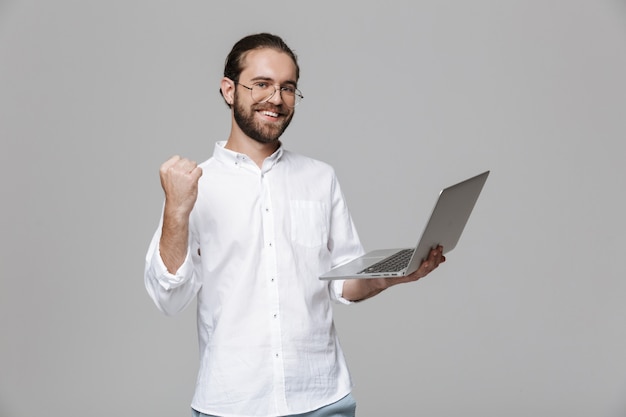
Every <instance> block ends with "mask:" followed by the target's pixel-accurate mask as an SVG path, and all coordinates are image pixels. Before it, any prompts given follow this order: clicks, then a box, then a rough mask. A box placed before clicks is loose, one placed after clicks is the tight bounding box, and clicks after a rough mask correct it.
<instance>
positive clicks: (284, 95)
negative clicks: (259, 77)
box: [251, 83, 302, 107]
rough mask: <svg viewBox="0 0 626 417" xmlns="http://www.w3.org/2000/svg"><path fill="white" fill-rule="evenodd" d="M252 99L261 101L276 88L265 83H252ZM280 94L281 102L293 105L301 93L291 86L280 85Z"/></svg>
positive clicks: (269, 95) (265, 99)
mask: <svg viewBox="0 0 626 417" xmlns="http://www.w3.org/2000/svg"><path fill="white" fill-rule="evenodd" d="M251 92H252V100H254V101H255V102H257V103H263V102H265V101H267V100H269V99H270V98H271V97H273V96H274V94H276V88H275V87H274V86H273V85H269V84H266V83H258V84H253V85H252V91H251ZM280 96H281V99H282V100H283V102H284V103H285V104H286V105H287V106H289V107H295V106H296V105H297V104H298V103H299V102H300V100H301V98H302V94H301V93H300V91H299V90H297V89H294V88H292V87H281V89H280Z"/></svg>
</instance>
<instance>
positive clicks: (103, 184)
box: [0, 0, 626, 417]
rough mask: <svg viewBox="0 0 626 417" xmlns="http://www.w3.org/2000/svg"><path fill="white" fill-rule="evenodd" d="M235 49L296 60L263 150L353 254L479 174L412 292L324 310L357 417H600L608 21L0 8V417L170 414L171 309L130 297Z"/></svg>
mask: <svg viewBox="0 0 626 417" xmlns="http://www.w3.org/2000/svg"><path fill="white" fill-rule="evenodd" d="M257 31H271V32H275V33H277V34H280V35H281V36H283V37H284V38H285V40H286V41H287V42H288V43H289V44H290V45H291V46H292V47H293V48H294V49H295V50H296V52H297V53H298V54H299V56H300V60H301V66H302V78H301V89H302V91H303V92H304V95H305V100H304V102H303V104H302V105H301V107H298V109H297V116H296V118H295V120H294V123H293V124H292V126H291V127H290V128H289V129H288V131H287V133H286V134H285V136H284V143H285V145H286V146H287V147H288V148H290V149H292V150H295V151H299V152H302V153H306V154H308V155H311V156H313V157H316V158H319V159H322V160H325V161H327V162H329V163H331V164H333V165H334V166H335V167H336V169H337V172H338V175H339V178H340V180H341V182H342V186H343V188H344V190H345V193H346V197H347V199H348V203H349V205H350V207H351V211H352V213H353V216H354V219H355V222H356V223H357V227H358V229H359V232H360V235H361V237H362V240H363V243H364V245H365V246H366V248H368V249H374V248H375V247H377V246H387V245H393V246H397V245H400V246H405V245H408V246H410V245H412V244H414V243H415V238H416V236H417V235H418V234H419V232H421V229H422V227H423V225H424V222H425V218H426V217H427V215H428V213H429V212H430V210H431V208H432V205H433V204H434V201H435V197H436V194H437V192H438V191H439V190H440V188H442V187H443V186H446V185H448V184H450V183H452V182H456V181H458V180H461V179H464V178H465V177H467V176H470V175H473V174H476V173H478V172H480V171H482V170H484V169H491V170H492V174H491V176H490V178H489V181H488V182H487V185H486V186H485V189H484V191H483V194H482V196H481V198H480V200H479V202H478V204H477V206H476V209H475V211H474V213H473V216H472V218H471V219H470V222H469V224H468V226H467V228H466V231H465V234H464V235H463V237H462V239H461V242H460V243H459V245H458V246H457V248H456V249H455V250H454V251H453V252H451V253H450V254H449V256H448V262H446V263H445V264H444V265H442V266H441V268H440V269H438V270H437V271H436V273H434V274H433V275H431V276H429V277H427V278H426V279H424V280H422V281H420V282H418V283H415V284H414V285H410V286H404V287H397V288H393V289H391V290H389V291H388V292H385V293H383V294H381V295H380V296H378V297H377V298H375V299H372V300H369V301H367V302H365V303H362V304H358V305H355V306H351V307H344V306H337V308H336V309H335V314H336V322H337V326H338V328H339V331H340V334H341V340H342V343H343V345H344V348H345V350H346V354H347V356H348V362H349V365H350V366H351V369H352V371H353V374H354V379H355V381H356V389H355V393H354V394H355V396H356V397H357V400H358V401H359V411H360V412H359V415H360V416H361V417H369V416H401V415H423V416H431V417H434V416H441V417H449V416H467V415H481V416H502V415H506V416H531V415H532V416H564V415H567V416H581V417H582V416H611V417H612V416H624V415H626V354H625V353H624V352H626V325H625V319H626V303H625V302H624V300H625V299H626V297H625V296H626V279H625V278H626V267H625V266H624V258H623V253H624V252H625V249H626V245H625V243H624V238H623V235H624V232H626V222H625V220H624V213H625V212H626V202H625V199H624V189H625V188H626V180H625V178H626V168H625V167H624V162H625V158H624V155H625V154H626V153H625V147H626V146H625V145H624V140H625V139H626V121H625V120H626V117H624V113H625V110H626V81H625V74H626V3H625V2H624V1H623V0H619V1H618V0H598V1H582V0H569V1H568V0H530V1H528V0H526V1H522V0H510V1H496V0H492V1H488V0H478V1H474V2H466V1H452V2H450V1H448V2H442V1H434V0H430V1H412V2H409V1H396V2H393V1H387V2H371V3H370V2H356V1H354V2H350V3H346V2H338V1H333V2H330V1H328V2H326V1H316V2H312V1H311V2H297V1H283V2H280V1H272V0H270V1H265V2H242V1H229V2H220V4H217V2H212V1H206V0H205V1H199V0H195V1H178V2H173V1H163V0H160V1H121V0H110V1H100V2H97V1H79V0H75V1H71V0H57V1H54V2H49V1H16V0H4V1H0V138H1V146H2V148H1V151H0V181H1V188H0V190H1V193H2V194H1V195H2V204H1V207H0V213H1V214H0V222H1V238H0V239H1V244H2V247H1V250H0V260H1V271H2V272H1V280H0V332H1V339H0V415H2V416H7V417H22V416H30V415H33V414H34V413H35V412H37V413H38V412H40V411H43V410H46V411H47V412H46V413H44V414H45V415H48V416H79V415H91V416H109V415H116V416H130V415H138V416H148V415H154V416H181V415H182V416H184V415H189V411H188V410H189V402H190V398H191V394H192V390H193V385H194V382H195V381H194V380H195V373H196V367H197V359H198V352H197V345H196V336H195V314H194V310H193V308H190V309H188V310H186V311H185V312H183V313H182V314H181V315H179V316H177V317H174V318H167V317H165V316H163V315H161V314H160V313H159V312H158V310H157V309H156V308H155V307H154V306H153V305H152V303H151V301H150V300H149V298H148V296H147V294H146V292H145V290H144V288H143V281H142V273H143V257H144V254H145V251H146V249H147V245H148V242H149V239H150V237H151V235H152V233H153V230H154V228H155V227H156V225H157V222H158V218H159V212H160V208H161V204H162V192H161V189H160V185H159V180H158V167H159V165H160V164H161V162H162V161H164V160H165V159H167V158H168V157H169V156H171V155H172V154H175V153H177V154H182V155H185V156H187V157H189V158H193V159H196V160H198V161H201V160H204V159H206V158H208V157H209V156H210V155H211V153H212V147H213V143H214V142H215V141H217V140H222V139H225V138H226V135H227V133H228V129H229V115H228V110H227V108H226V107H225V106H224V104H223V103H222V102H221V99H220V97H219V95H218V83H219V80H220V73H221V70H222V65H223V62H224V58H225V56H226V54H227V52H228V51H229V49H230V47H231V46H232V44H233V43H234V42H235V41H236V40H238V39H239V38H240V37H241V36H243V35H246V34H249V33H252V32H257ZM389 181H394V182H395V184H397V185H396V186H389V185H387V184H388V182H389ZM375 185H380V186H382V188H380V189H378V190H377V191H373V186H375ZM399 188H409V189H411V190H413V191H410V192H407V193H405V194H404V195H401V196H397V195H396V194H395V192H394V191H395V190H396V189H399ZM389 201H392V203H389ZM382 219H390V220H391V223H392V225H391V226H392V227H390V228H386V227H383V222H382Z"/></svg>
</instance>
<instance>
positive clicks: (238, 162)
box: [213, 140, 283, 172]
mask: <svg viewBox="0 0 626 417" xmlns="http://www.w3.org/2000/svg"><path fill="white" fill-rule="evenodd" d="M225 146H226V141H225V140H223V141H219V142H216V143H215V148H214V150H213V157H214V158H215V159H217V160H218V161H221V162H224V163H225V164H227V165H232V166H238V167H242V166H249V165H253V166H254V167H256V164H255V163H254V161H252V159H250V157H248V156H247V155H246V154H243V153H239V152H235V151H231V150H230V149H226V148H225ZM282 156H283V145H282V143H280V142H279V144H278V149H276V151H275V152H274V153H273V154H271V155H270V156H268V157H267V158H265V161H263V169H262V172H267V171H269V170H270V169H272V167H273V166H274V165H276V164H277V163H278V161H280V159H281V157H282ZM257 169H258V167H257Z"/></svg>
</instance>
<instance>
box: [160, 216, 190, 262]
mask: <svg viewBox="0 0 626 417" xmlns="http://www.w3.org/2000/svg"><path fill="white" fill-rule="evenodd" d="M188 246H189V215H188V214H185V213H182V214H180V213H177V212H175V211H173V210H171V209H169V208H168V207H167V204H166V207H165V210H164V212H163V227H162V230H161V239H160V240H159V252H160V253H161V259H162V260H163V263H164V264H165V266H166V267H167V270H168V271H169V272H170V273H171V274H176V271H178V268H180V266H181V265H182V264H183V262H185V258H186V257H187V249H188Z"/></svg>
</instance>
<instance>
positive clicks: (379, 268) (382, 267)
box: [359, 249, 414, 274]
mask: <svg viewBox="0 0 626 417" xmlns="http://www.w3.org/2000/svg"><path fill="white" fill-rule="evenodd" d="M413 251H414V249H403V250H401V251H400V252H396V253H394V254H393V255H391V256H389V257H387V258H385V259H383V260H382V261H379V262H376V263H375V264H374V265H371V266H369V267H367V268H365V269H364V270H362V271H361V272H359V274H371V273H377V272H397V271H401V270H403V269H404V268H406V267H407V265H408V264H409V261H410V260H411V256H413Z"/></svg>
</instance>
